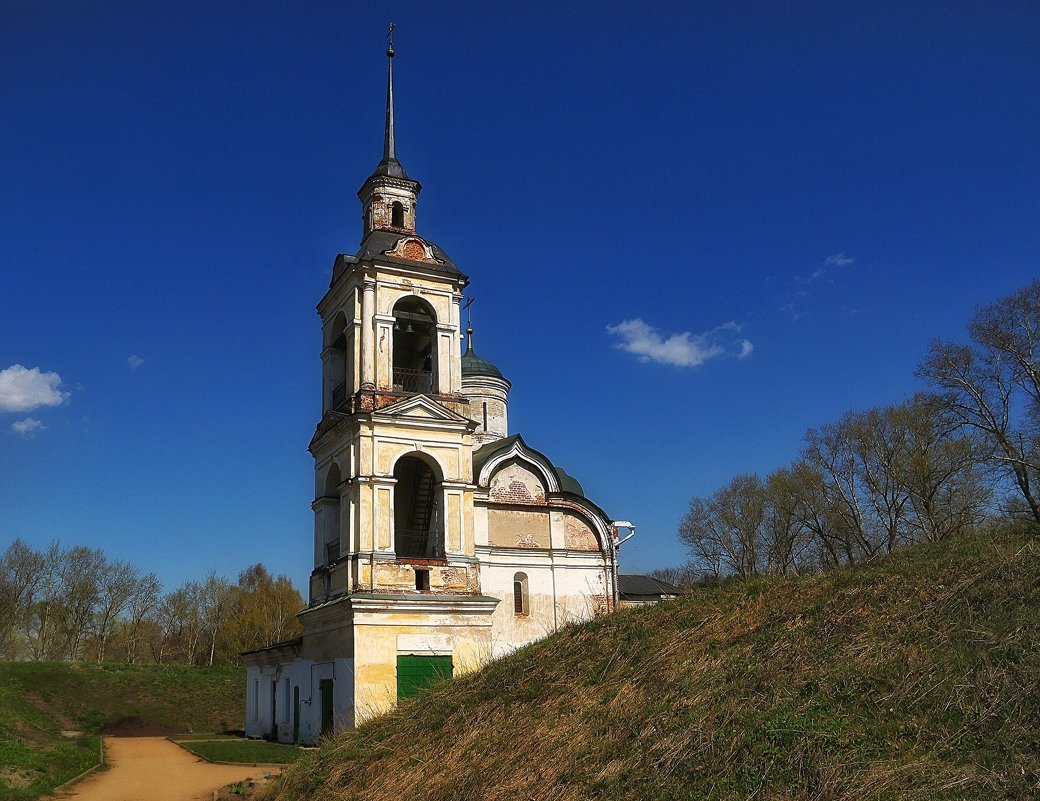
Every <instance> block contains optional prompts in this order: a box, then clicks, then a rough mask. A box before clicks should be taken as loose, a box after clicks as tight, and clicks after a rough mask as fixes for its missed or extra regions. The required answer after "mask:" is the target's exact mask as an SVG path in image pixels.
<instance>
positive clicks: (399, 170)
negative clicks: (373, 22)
mask: <svg viewBox="0 0 1040 801" xmlns="http://www.w3.org/2000/svg"><path fill="white" fill-rule="evenodd" d="M395 27H396V26H395V25H394V23H392V22H391V23H390V31H389V32H388V33H387V39H388V40H389V46H388V47H387V49H386V62H387V73H386V128H385V129H384V131H383V160H382V161H380V162H379V164H377V165H376V168H375V170H374V171H373V172H372V175H388V176H390V177H391V178H400V179H402V180H404V181H410V180H412V179H411V178H409V177H408V173H406V172H405V171H404V167H402V166H401V162H399V161H398V160H397V147H396V142H395V141H394V39H393V35H394V28H395Z"/></svg>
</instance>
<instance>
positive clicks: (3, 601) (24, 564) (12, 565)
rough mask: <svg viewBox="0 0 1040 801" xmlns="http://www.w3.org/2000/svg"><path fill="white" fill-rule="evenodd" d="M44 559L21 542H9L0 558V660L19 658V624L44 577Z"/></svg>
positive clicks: (17, 540)
mask: <svg viewBox="0 0 1040 801" xmlns="http://www.w3.org/2000/svg"><path fill="white" fill-rule="evenodd" d="M44 559H45V555H44V554H42V553H39V552H37V551H34V550H33V549H32V548H30V547H29V546H28V545H26V544H25V543H24V542H23V541H22V540H21V539H16V540H15V541H14V542H12V543H11V544H10V545H9V546H8V548H7V550H6V551H4V553H3V555H2V556H0V658H6V659H13V658H15V657H17V656H19V655H20V647H19V645H18V642H17V632H18V626H19V623H21V622H22V621H24V620H25V618H26V616H27V615H28V613H29V610H30V609H31V608H32V604H33V603H34V602H35V600H36V596H37V592H38V588H39V586H40V583H41V581H42V578H43V574H44V568H45V565H44Z"/></svg>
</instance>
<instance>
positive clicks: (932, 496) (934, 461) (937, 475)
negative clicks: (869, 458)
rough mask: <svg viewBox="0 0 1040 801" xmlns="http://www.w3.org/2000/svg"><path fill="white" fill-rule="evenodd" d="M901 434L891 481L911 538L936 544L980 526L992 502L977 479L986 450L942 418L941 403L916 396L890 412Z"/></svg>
mask: <svg viewBox="0 0 1040 801" xmlns="http://www.w3.org/2000/svg"><path fill="white" fill-rule="evenodd" d="M890 413H891V414H892V415H893V416H895V417H897V418H899V421H900V422H899V425H900V426H901V427H902V428H903V430H904V431H905V432H906V442H907V458H905V459H903V460H902V461H901V462H900V464H899V465H898V470H897V480H898V481H899V482H900V484H902V486H903V487H904V488H905V490H906V492H907V494H908V496H909V498H910V504H911V506H912V514H911V515H910V517H909V518H908V520H909V524H910V529H911V533H912V536H913V537H914V539H917V540H925V541H933V542H934V541H936V540H942V539H945V538H947V537H950V536H953V535H954V534H960V533H963V532H966V531H971V530H973V529H975V528H977V527H978V526H979V525H981V523H982V521H983V520H984V519H985V517H986V514H987V511H988V509H989V504H990V502H991V500H992V495H993V493H992V490H991V489H990V488H989V486H987V484H986V483H985V481H984V479H983V475H982V470H981V466H982V465H983V464H984V463H985V461H986V458H987V456H986V450H987V448H986V446H985V445H984V443H983V442H982V441H981V437H980V436H979V435H978V433H977V432H975V431H973V430H971V429H968V430H962V427H961V426H960V425H959V424H958V423H957V421H955V420H951V419H950V416H949V415H947V414H945V410H944V404H943V401H942V399H941V398H938V397H936V396H934V395H926V394H924V393H918V394H917V395H915V396H914V397H913V398H911V399H910V400H909V401H907V402H906V403H904V404H901V405H900V406H896V407H893V409H892V410H891V412H890Z"/></svg>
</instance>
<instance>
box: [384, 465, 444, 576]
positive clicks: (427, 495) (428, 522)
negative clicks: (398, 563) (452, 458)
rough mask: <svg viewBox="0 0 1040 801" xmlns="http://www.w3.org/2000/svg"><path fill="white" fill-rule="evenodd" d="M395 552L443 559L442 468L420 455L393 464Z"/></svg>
mask: <svg viewBox="0 0 1040 801" xmlns="http://www.w3.org/2000/svg"><path fill="white" fill-rule="evenodd" d="M394 479H396V481H397V483H396V484H395V485H394V552H395V553H396V554H397V558H398V559H443V558H444V532H443V527H442V525H441V512H440V494H441V481H440V475H439V471H438V470H437V469H436V468H435V467H433V466H431V465H430V464H429V463H428V462H427V461H426V460H424V459H422V458H420V457H419V456H404V457H402V458H401V459H399V460H398V462H397V464H396V465H394Z"/></svg>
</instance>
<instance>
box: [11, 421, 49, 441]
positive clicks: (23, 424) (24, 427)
mask: <svg viewBox="0 0 1040 801" xmlns="http://www.w3.org/2000/svg"><path fill="white" fill-rule="evenodd" d="M11 430H12V431H13V432H14V433H15V434H18V435H19V436H22V437H25V438H26V439H30V438H32V437H33V436H34V435H35V434H38V433H40V432H41V431H46V430H47V426H45V425H44V424H43V423H42V422H41V421H40V420H37V419H36V418H35V417H26V418H25V419H24V420H18V421H16V422H14V423H11Z"/></svg>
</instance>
